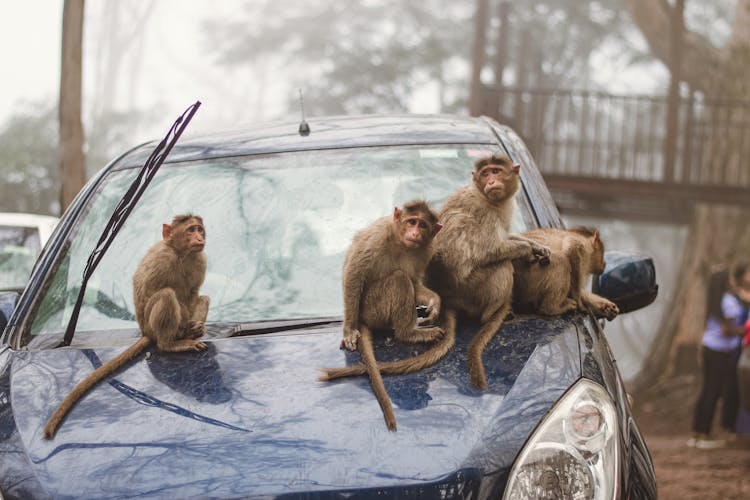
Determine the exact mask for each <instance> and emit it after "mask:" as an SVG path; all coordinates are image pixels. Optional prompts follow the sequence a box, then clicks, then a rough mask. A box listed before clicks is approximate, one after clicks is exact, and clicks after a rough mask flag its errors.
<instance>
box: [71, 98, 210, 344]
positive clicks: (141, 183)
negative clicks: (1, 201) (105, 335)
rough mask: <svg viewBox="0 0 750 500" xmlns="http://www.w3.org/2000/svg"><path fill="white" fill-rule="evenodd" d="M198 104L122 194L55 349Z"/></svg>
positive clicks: (182, 117) (179, 120) (179, 121)
mask: <svg viewBox="0 0 750 500" xmlns="http://www.w3.org/2000/svg"><path fill="white" fill-rule="evenodd" d="M200 105H201V103H200V101H196V102H195V103H194V104H191V105H190V106H189V107H188V108H187V109H186V110H185V111H184V112H183V113H182V114H181V115H180V117H179V118H177V121H175V122H174V123H173V124H172V127H171V128H170V129H169V132H167V135H166V136H165V137H164V139H162V141H161V142H160V143H159V144H158V145H157V146H156V148H154V151H153V152H152V153H151V156H149V157H148V159H147V160H146V162H145V163H144V164H143V167H141V170H140V172H138V177H136V178H135V180H134V181H133V183H132V184H131V185H130V187H129V188H128V191H127V192H126V193H125V196H123V197H122V199H121V200H120V202H119V203H118V204H117V206H116V207H115V210H114V212H112V216H111V217H110V218H109V222H107V225H106V227H105V228H104V231H102V235H101V236H100V237H99V242H98V243H97V244H96V247H95V248H94V251H93V252H91V255H89V259H88V261H87V262H86V267H85V268H84V269H83V280H82V281H81V289H80V290H79V291H78V298H77V299H76V304H75V306H74V307H73V311H72V312H71V314H70V321H69V322H68V327H67V328H66V330H65V336H64V337H63V341H62V343H61V344H60V345H59V346H58V347H62V346H69V345H70V342H71V341H72V340H73V334H74V333H75V330H76V325H77V324H78V314H79V313H80V311H81V306H82V305H83V295H84V294H85V293H86V284H87V283H88V282H89V278H90V277H91V275H92V274H94V270H95V269H96V266H97V265H99V261H101V260H102V257H104V253H105V252H106V251H107V249H108V248H109V246H110V245H111V244H112V241H114V239H115V236H117V233H118V232H119V231H120V228H121V227H122V225H123V224H124V223H125V221H126V220H127V218H128V215H130V212H132V211H133V208H135V206H136V205H137V204H138V200H140V199H141V195H142V194H143V192H144V191H145V190H146V188H147V187H148V185H149V183H150V182H151V179H152V178H153V177H154V175H156V172H157V171H158V170H159V167H161V164H162V163H164V160H165V159H166V157H167V155H168V154H169V152H170V151H172V147H173V146H174V145H175V143H176V142H177V139H179V138H180V136H181V135H182V132H183V131H184V130H185V128H186V127H187V125H188V123H190V120H191V119H192V118H193V115H194V114H195V112H196V111H198V107H200Z"/></svg>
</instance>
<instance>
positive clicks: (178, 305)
mask: <svg viewBox="0 0 750 500" xmlns="http://www.w3.org/2000/svg"><path fill="white" fill-rule="evenodd" d="M162 238H163V239H162V241H160V242H158V243H157V244H155V245H154V246H153V247H151V249H150V250H149V251H148V252H147V253H146V255H145V256H144V257H143V260H141V262H140V264H139V265H138V268H137V269H136V271H135V274H134V275H133V299H134V303H135V312H136V321H137V322H138V326H139V327H140V329H141V332H142V336H141V338H140V339H138V341H137V342H136V343H135V344H133V345H132V346H130V347H129V348H127V349H126V350H125V351H123V352H122V353H120V354H119V355H117V356H116V357H114V358H113V359H111V360H109V361H107V362H106V363H104V364H103V365H102V366H100V367H99V368H97V369H96V370H94V371H93V372H92V373H90V374H89V375H88V376H87V377H86V378H85V379H83V380H82V381H81V382H79V383H78V385H76V387H75V388H73V390H72V391H71V392H70V394H68V396H67V397H66V398H65V399H64V400H63V401H62V402H61V403H60V406H58V408H57V409H56V410H55V412H54V413H53V414H52V416H51V417H50V419H49V421H48V422H47V424H46V425H45V427H44V437H45V438H46V439H51V438H52V437H54V435H55V433H56V432H57V428H58V427H59V425H60V423H61V422H62V420H63V418H65V415H66V414H67V413H68V412H69V411H70V410H71V409H72V408H73V406H74V405H75V403H76V402H77V401H78V400H79V399H80V398H81V397H83V395H84V394H85V393H86V392H87V391H88V390H89V389H91V388H92V387H94V386H95V385H96V384H98V383H99V382H101V381H102V380H104V379H105V378H107V377H108V376H110V375H112V374H113V373H115V372H116V371H118V370H119V369H120V368H122V367H123V366H124V365H125V364H127V363H128V362H129V361H130V360H132V359H134V358H135V357H136V356H138V355H139V354H140V353H141V352H142V351H144V350H145V349H146V348H147V347H148V346H150V345H151V344H154V345H156V347H157V348H158V349H159V350H160V351H166V352H185V351H202V350H204V349H206V347H207V346H206V344H204V343H203V342H201V341H199V340H197V339H198V338H199V337H201V336H202V335H203V334H204V333H205V326H204V324H205V321H206V316H207V315H208V305H209V298H208V297H207V296H205V295H200V296H199V295H198V289H199V288H200V286H201V285H202V284H203V280H204V278H205V275H206V255H205V254H204V253H203V248H204V245H205V229H204V226H203V220H202V219H201V218H200V217H199V216H197V215H192V214H187V215H178V216H176V217H174V219H173V220H172V224H164V225H163V226H162Z"/></svg>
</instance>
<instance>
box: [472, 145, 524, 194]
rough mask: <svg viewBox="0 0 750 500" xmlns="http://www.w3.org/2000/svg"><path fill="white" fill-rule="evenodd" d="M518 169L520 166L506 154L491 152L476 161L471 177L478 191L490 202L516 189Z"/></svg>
mask: <svg viewBox="0 0 750 500" xmlns="http://www.w3.org/2000/svg"><path fill="white" fill-rule="evenodd" d="M520 169H521V166H520V165H519V164H518V163H513V162H512V161H510V158H508V157H507V156H504V155H499V154H493V155H491V156H486V157H484V158H480V159H479V160H477V161H476V163H475V164H474V171H473V172H472V173H471V177H472V180H473V181H474V185H475V186H476V187H477V189H479V192H480V193H482V194H483V195H484V196H485V197H486V198H487V199H488V200H489V201H490V202H499V201H502V200H504V199H506V198H508V197H509V196H513V195H514V194H515V193H516V191H517V190H518V186H519V183H518V172H519V170H520Z"/></svg>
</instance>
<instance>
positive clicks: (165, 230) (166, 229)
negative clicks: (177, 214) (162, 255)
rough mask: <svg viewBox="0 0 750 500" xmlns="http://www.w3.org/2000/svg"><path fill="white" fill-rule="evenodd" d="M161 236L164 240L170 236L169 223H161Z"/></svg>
mask: <svg viewBox="0 0 750 500" xmlns="http://www.w3.org/2000/svg"><path fill="white" fill-rule="evenodd" d="M161 237H162V239H164V240H168V239H169V238H171V237H172V226H171V225H169V224H162V225H161Z"/></svg>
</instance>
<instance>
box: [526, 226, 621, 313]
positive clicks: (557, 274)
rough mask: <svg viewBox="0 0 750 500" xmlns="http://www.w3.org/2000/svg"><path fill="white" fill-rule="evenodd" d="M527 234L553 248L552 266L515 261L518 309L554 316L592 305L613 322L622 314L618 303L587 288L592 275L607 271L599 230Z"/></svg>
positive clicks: (576, 228)
mask: <svg viewBox="0 0 750 500" xmlns="http://www.w3.org/2000/svg"><path fill="white" fill-rule="evenodd" d="M523 236H524V237H526V238H528V239H530V240H533V241H536V242H537V243H539V244H542V245H547V246H548V247H549V249H550V265H548V266H544V267H541V266H539V265H537V264H533V263H529V262H524V261H514V262H513V267H514V270H515V273H516V274H515V279H514V288H513V304H514V308H515V310H516V311H518V312H531V313H539V314H544V315H549V316H553V315H556V314H562V313H565V312H568V311H573V310H576V309H578V310H585V309H586V307H587V306H588V307H591V308H592V310H593V311H594V313H595V314H596V316H597V317H605V318H607V319H608V320H610V321H611V320H613V319H614V318H615V316H617V315H618V314H619V312H620V310H619V309H618V307H617V305H615V304H614V303H613V302H611V301H609V300H607V299H605V298H604V297H601V296H599V295H597V294H595V293H593V292H591V291H589V290H587V289H586V285H587V283H588V279H589V277H590V276H591V275H592V274H601V273H603V272H604V243H603V242H602V240H601V239H600V238H599V232H598V231H597V230H596V229H593V228H587V227H575V228H573V229H570V230H565V229H557V228H545V229H534V230H531V231H527V232H525V233H523Z"/></svg>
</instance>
